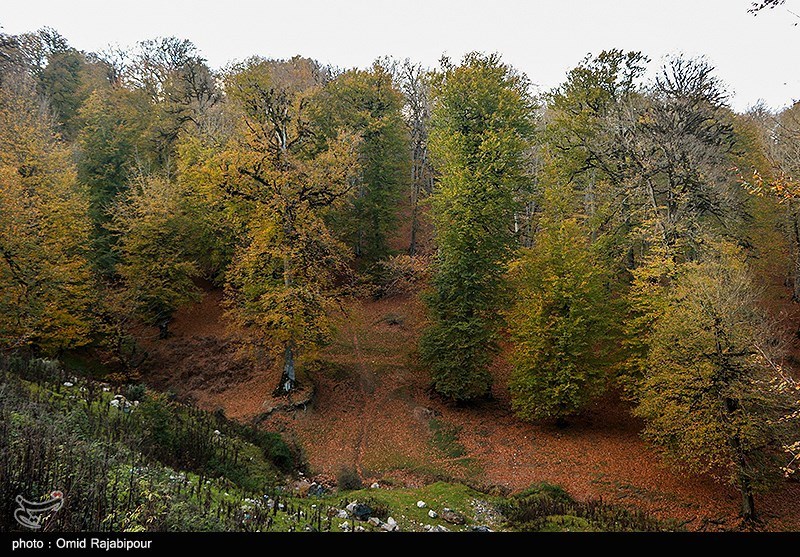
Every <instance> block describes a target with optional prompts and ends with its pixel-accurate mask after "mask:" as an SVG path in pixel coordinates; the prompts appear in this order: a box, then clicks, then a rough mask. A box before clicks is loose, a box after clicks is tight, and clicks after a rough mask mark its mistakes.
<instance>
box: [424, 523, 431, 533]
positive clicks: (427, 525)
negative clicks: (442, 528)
mask: <svg viewBox="0 0 800 557" xmlns="http://www.w3.org/2000/svg"><path fill="white" fill-rule="evenodd" d="M432 528H433V526H431V525H430V524H426V525H425V526H423V527H422V529H423V530H425V531H426V532H430V531H431V529H432Z"/></svg>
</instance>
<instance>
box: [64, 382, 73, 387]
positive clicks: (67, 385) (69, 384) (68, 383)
mask: <svg viewBox="0 0 800 557" xmlns="http://www.w3.org/2000/svg"><path fill="white" fill-rule="evenodd" d="M73 385H75V383H73V382H72V381H64V386H65V387H72V386H73Z"/></svg>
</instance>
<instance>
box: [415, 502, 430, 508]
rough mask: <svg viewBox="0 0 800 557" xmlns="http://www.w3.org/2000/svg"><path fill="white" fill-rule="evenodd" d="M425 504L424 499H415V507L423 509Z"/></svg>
mask: <svg viewBox="0 0 800 557" xmlns="http://www.w3.org/2000/svg"><path fill="white" fill-rule="evenodd" d="M427 506H428V505H426V504H425V501H417V507H419V508H420V509H424V508H425V507H427Z"/></svg>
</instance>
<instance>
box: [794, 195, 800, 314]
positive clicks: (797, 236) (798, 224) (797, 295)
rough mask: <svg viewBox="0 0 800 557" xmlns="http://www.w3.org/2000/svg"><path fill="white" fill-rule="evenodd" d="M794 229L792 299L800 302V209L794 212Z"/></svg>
mask: <svg viewBox="0 0 800 557" xmlns="http://www.w3.org/2000/svg"><path fill="white" fill-rule="evenodd" d="M792 231H793V232H794V246H792V248H793V251H794V254H793V255H794V262H793V263H794V272H793V276H792V301H793V302H800V210H798V208H795V209H794V211H793V213H792Z"/></svg>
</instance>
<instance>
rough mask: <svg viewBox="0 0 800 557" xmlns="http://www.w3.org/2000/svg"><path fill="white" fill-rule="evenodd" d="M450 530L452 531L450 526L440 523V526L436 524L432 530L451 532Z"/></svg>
mask: <svg viewBox="0 0 800 557" xmlns="http://www.w3.org/2000/svg"><path fill="white" fill-rule="evenodd" d="M449 531H450V529H449V528H446V527H445V526H442V525H441V524H439V525H438V526H436V527H434V528H431V532H449Z"/></svg>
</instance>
